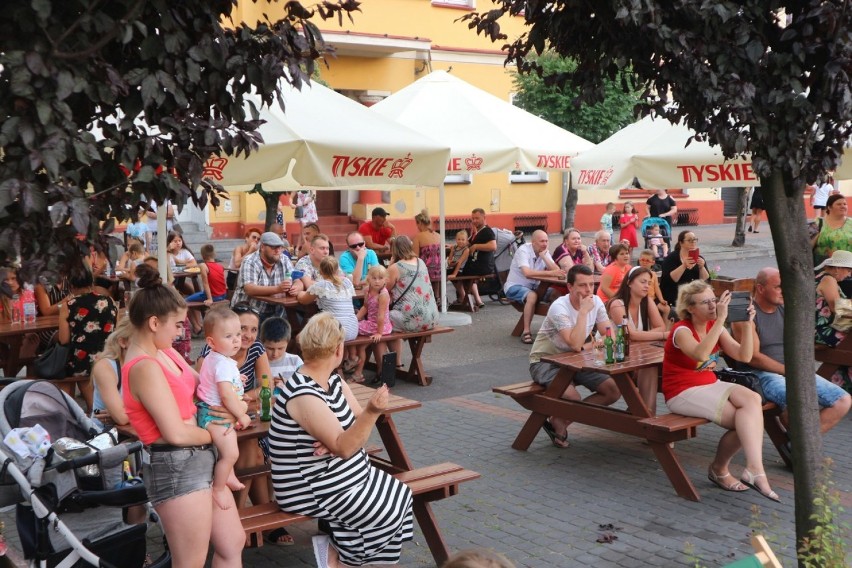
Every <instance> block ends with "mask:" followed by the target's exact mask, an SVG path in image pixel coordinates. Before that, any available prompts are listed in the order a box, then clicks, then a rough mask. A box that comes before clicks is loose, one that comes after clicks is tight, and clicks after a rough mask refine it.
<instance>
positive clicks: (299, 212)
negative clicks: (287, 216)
mask: <svg viewBox="0 0 852 568" xmlns="http://www.w3.org/2000/svg"><path fill="white" fill-rule="evenodd" d="M294 215H295V216H296V219H301V218H302V217H304V216H305V208H304V207H302V206H301V205H299V206H298V207H296V212H295V213H294Z"/></svg>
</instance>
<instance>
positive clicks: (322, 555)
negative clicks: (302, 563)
mask: <svg viewBox="0 0 852 568" xmlns="http://www.w3.org/2000/svg"><path fill="white" fill-rule="evenodd" d="M311 542H312V543H313V545H314V559H315V560H316V561H317V568H328V546H329V545H328V543H329V539H328V537H327V536H326V535H324V534H318V535H315V536H314V537H312V538H311Z"/></svg>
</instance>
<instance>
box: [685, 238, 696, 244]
mask: <svg viewBox="0 0 852 568" xmlns="http://www.w3.org/2000/svg"><path fill="white" fill-rule="evenodd" d="M683 242H685V243H697V242H698V237H694V238H691V239H683Z"/></svg>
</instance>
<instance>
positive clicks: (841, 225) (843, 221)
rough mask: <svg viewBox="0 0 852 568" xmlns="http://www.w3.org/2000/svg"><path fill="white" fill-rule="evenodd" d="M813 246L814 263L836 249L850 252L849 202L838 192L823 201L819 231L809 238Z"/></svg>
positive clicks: (851, 240)
mask: <svg viewBox="0 0 852 568" xmlns="http://www.w3.org/2000/svg"><path fill="white" fill-rule="evenodd" d="M811 242H812V244H813V247H814V264H819V263H821V262H822V261H824V260H825V259H827V258H828V257H830V256H831V255H832V253H833V252H834V251H836V250H845V251H850V252H852V219H850V218H849V204H848V202H847V201H846V198H845V197H844V196H842V195H840V194H839V193H837V194H834V195H832V196H830V197H829V198H828V200H827V201H826V202H825V217H824V218H823V220H822V227H821V228H820V231H819V233H817V235H816V236H815V237H814V238H813V239H812V240H811Z"/></svg>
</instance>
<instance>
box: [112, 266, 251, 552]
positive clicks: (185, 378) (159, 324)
mask: <svg viewBox="0 0 852 568" xmlns="http://www.w3.org/2000/svg"><path fill="white" fill-rule="evenodd" d="M137 275H138V276H139V290H137V292H136V293H135V294H134V295H133V298H132V299H131V300H130V307H129V309H128V317H129V318H130V323H131V324H132V325H133V333H132V334H131V337H130V342H129V345H128V348H127V353H126V355H125V358H126V361H127V362H126V363H125V364H124V366H123V367H122V369H121V384H122V389H121V390H122V397H123V399H124V408H125V411H126V412H127V416H128V418H129V419H130V425H131V426H133V428H134V429H135V430H136V433H137V435H138V436H139V439H140V440H141V441H142V443H144V444H145V446H146V447H147V448H148V452H149V454H150V463H148V464H145V465H144V466H143V472H144V473H143V480H144V482H145V489H146V490H147V492H148V499H149V500H150V501H151V504H152V505H153V506H154V509H155V510H156V511H157V514H158V515H159V517H160V519H161V520H162V522H163V531H164V532H165V534H166V538H168V541H169V548H170V550H171V553H172V566H174V568H198V567H200V566H203V565H204V562H205V560H206V558H207V549H208V547H209V543H210V542H212V543H213V548H214V552H213V566H214V567H215V568H226V567H227V568H232V567H233V568H238V567H240V566H242V549H243V545H244V544H245V533H244V532H243V529H242V524H241V523H240V516H239V513H238V512H237V508H236V506H234V504H233V502H232V503H231V507H230V508H228V509H220V508H219V507H216V506H214V504H213V496H212V492H211V489H210V487H211V484H212V481H213V465H214V463H215V461H216V458H215V456H214V453H213V445H212V444H211V439H210V434H209V433H208V432H207V431H206V430H204V429H203V428H199V427H198V426H197V424H196V422H195V404H194V402H193V398H194V396H195V387H196V384H197V383H198V374H197V373H195V371H193V370H192V368H190V367H189V365H187V363H186V362H185V361H184V360H183V358H182V357H181V356H180V355H179V354H178V353H176V352H175V351H174V350H172V349H171V344H172V339H173V338H174V337H175V336H176V335H177V334H178V333H179V332H180V331H181V328H182V327H183V322H184V320H185V319H186V302H184V300H183V298H181V297H180V295H179V294H178V293H177V291H175V290H174V288H172V287H170V286H165V285H163V283H162V280H160V275H159V273H158V272H157V271H156V270H154V269H152V268H150V267H148V266H146V265H141V266H139V268H138V270H137ZM228 498H230V497H228Z"/></svg>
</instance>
